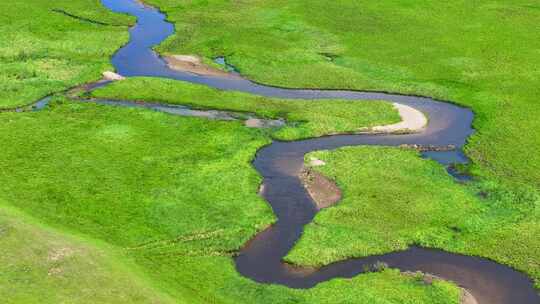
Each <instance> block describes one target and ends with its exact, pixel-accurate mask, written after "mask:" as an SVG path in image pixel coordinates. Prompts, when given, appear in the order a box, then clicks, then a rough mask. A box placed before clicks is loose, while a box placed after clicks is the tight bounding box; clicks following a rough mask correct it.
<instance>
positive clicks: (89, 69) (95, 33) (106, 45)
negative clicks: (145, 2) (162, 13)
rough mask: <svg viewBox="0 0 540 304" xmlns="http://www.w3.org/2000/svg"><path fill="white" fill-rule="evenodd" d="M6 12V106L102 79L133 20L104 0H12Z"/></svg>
mask: <svg viewBox="0 0 540 304" xmlns="http://www.w3.org/2000/svg"><path fill="white" fill-rule="evenodd" d="M54 10H57V11H56V12H55V11H54ZM58 11H63V12H66V13H68V14H71V15H74V16H80V17H82V18H84V20H79V19H77V18H73V17H70V16H68V15H65V14H63V13H61V12H58ZM0 12H1V13H0V24H1V26H0V109H2V108H13V107H16V106H21V105H26V104H29V103H32V102H34V101H36V100H37V99H39V98H41V97H44V96H46V95H48V94H50V93H52V92H57V91H62V90H64V89H67V88H69V87H71V86H74V85H77V84H82V83H85V82H89V81H91V80H97V79H99V78H100V77H101V73H102V72H104V71H106V70H111V69H112V67H111V64H110V59H109V57H110V56H111V55H112V54H113V53H114V52H115V51H116V50H117V49H118V48H119V47H120V46H121V45H122V44H123V43H125V42H126V41H127V39H128V33H127V26H126V25H128V24H129V23H130V22H132V19H131V18H130V17H128V16H122V15H117V14H113V13H111V12H110V11H109V10H107V9H106V8H104V7H102V6H101V5H100V3H99V1H98V0H77V1H72V0H57V1H48V0H33V1H31V3H29V1H26V0H9V1H2V2H1V3H0ZM91 21H97V22H99V23H103V24H97V23H93V22H91Z"/></svg>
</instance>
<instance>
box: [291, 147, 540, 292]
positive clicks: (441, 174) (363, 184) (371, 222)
mask: <svg viewBox="0 0 540 304" xmlns="http://www.w3.org/2000/svg"><path fill="white" fill-rule="evenodd" d="M311 157H316V158H318V159H321V160H323V161H325V162H326V165H325V166H322V167H315V170H318V171H320V172H322V173H323V174H324V175H326V176H328V177H329V178H331V179H334V180H335V181H336V182H337V184H338V186H339V187H340V188H341V189H342V190H343V200H342V201H341V202H339V203H338V205H337V206H334V207H332V208H329V209H326V210H323V211H321V213H319V214H318V215H317V216H316V218H315V220H314V222H313V223H310V224H309V225H308V226H307V227H306V230H305V232H304V235H303V236H302V238H301V240H300V241H299V243H298V244H297V246H295V247H294V249H293V251H292V252H291V253H290V254H289V256H288V257H287V259H288V260H289V261H291V262H293V263H297V264H302V265H306V264H307V265H324V264H328V263H331V262H334V261H338V260H342V259H345V258H348V257H353V256H354V257H362V256H368V255H372V254H380V253H387V252H391V251H394V250H399V249H406V248H407V247H408V246H410V245H413V244H419V245H422V246H425V247H433V248H442V249H444V250H447V251H453V252H459V253H464V254H469V255H478V256H483V257H487V258H490V259H492V260H496V261H498V262H500V263H504V264H507V265H511V266H513V267H515V268H516V269H520V270H522V271H524V272H526V273H528V274H529V275H530V276H531V277H532V278H533V279H534V280H535V281H536V283H537V286H540V265H539V264H538V260H539V258H540V239H539V238H538V235H540V221H539V218H540V193H539V192H538V191H534V190H533V189H530V191H527V192H522V193H516V192H515V190H506V189H504V188H502V187H501V185H497V184H495V183H493V182H489V181H481V182H473V183H470V184H466V185H463V184H460V183H457V182H456V181H455V180H454V179H453V177H451V176H450V175H449V174H448V173H447V172H446V170H445V169H444V168H443V167H442V166H441V165H439V164H437V163H436V162H434V161H431V160H425V159H422V158H420V157H419V155H418V153H417V152H415V151H410V150H402V149H398V148H386V147H348V148H342V149H338V150H335V151H319V152H313V153H310V154H308V155H307V156H306V160H307V162H309V161H308V160H309V159H310V158H311ZM351 168H355V169H354V170H351Z"/></svg>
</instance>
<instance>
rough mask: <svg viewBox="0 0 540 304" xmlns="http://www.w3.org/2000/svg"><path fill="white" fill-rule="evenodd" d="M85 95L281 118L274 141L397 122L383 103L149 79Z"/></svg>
mask: <svg viewBox="0 0 540 304" xmlns="http://www.w3.org/2000/svg"><path fill="white" fill-rule="evenodd" d="M140 88H145V89H144V90H141V89H140ZM91 96H92V97H97V98H112V99H120V100H144V101H148V102H161V103H167V104H181V105H187V106H191V107H193V108H197V109H220V110H231V111H237V112H248V113H254V114H256V115H258V116H259V117H264V118H271V119H276V118H284V119H285V120H286V121H287V122H288V124H287V125H286V126H285V127H283V128H280V129H279V130H275V132H274V133H273V137H274V138H277V139H281V140H294V139H301V138H309V137H319V136H322V135H327V134H333V133H347V132H355V131H358V130H360V129H362V128H368V127H373V126H379V125H386V124H392V123H395V122H398V121H400V119H401V118H400V117H399V114H398V113H397V111H396V110H395V109H393V107H392V105H391V104H390V103H388V102H384V101H367V102H362V103H359V102H351V101H346V100H287V99H276V98H267V97H262V96H254V95H251V94H246V93H240V92H233V91H221V90H217V89H213V88H209V87H207V86H203V85H197V84H191V83H187V82H179V81H175V80H163V79H155V78H130V79H126V80H124V81H120V82H115V83H112V84H110V85H108V86H106V87H103V88H101V89H98V90H97V91H93V92H92V95H91Z"/></svg>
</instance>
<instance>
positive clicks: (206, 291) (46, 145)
mask: <svg viewBox="0 0 540 304" xmlns="http://www.w3.org/2000/svg"><path fill="white" fill-rule="evenodd" d="M0 116H1V118H2V121H3V123H2V124H1V125H0V138H2V146H3V147H4V148H3V149H4V150H3V153H2V154H1V155H0V204H1V205H0V210H2V211H1V212H2V213H0V214H4V212H7V211H5V209H6V207H7V208H8V209H9V210H11V208H16V209H18V210H21V211H22V212H24V213H25V214H28V215H30V216H32V217H33V218H36V219H38V220H39V221H40V222H41V223H43V224H44V225H47V226H51V227H53V228H54V229H55V231H57V232H54V233H53V232H47V231H49V230H48V229H45V228H43V226H41V224H39V225H38V224H34V222H31V223H30V224H31V225H30V224H25V222H24V221H23V220H22V219H23V218H25V217H20V216H19V215H18V214H17V213H9V216H8V217H6V216H0V227H2V230H0V231H2V234H0V235H1V237H0V244H1V245H2V246H1V247H2V250H5V251H4V252H6V256H4V255H2V258H0V259H1V260H2V261H6V260H7V265H2V266H0V267H8V268H10V265H11V264H12V263H15V265H16V266H14V267H19V268H20V269H23V270H24V269H30V270H29V272H28V273H24V274H21V273H20V272H18V271H8V272H2V274H3V276H2V280H8V281H13V280H15V281H16V280H22V281H20V282H19V283H17V284H16V285H15V286H14V287H13V289H8V290H7V291H5V290H2V289H0V290H2V291H1V292H2V293H5V294H6V295H7V299H8V301H12V302H14V301H15V302H16V301H19V299H24V300H27V301H37V296H38V295H42V294H43V295H44V296H46V297H49V298H44V299H45V300H44V301H45V302H55V301H59V300H62V299H65V300H66V301H77V299H78V298H79V297H85V298H84V299H83V300H81V302H84V301H92V300H95V299H97V300H99V302H115V301H116V302H117V301H118V298H119V297H126V299H127V301H131V298H129V297H132V298H133V299H134V300H133V302H136V301H141V302H150V301H155V302H159V303H161V302H166V301H167V300H169V299H170V298H173V299H174V300H175V301H176V302H178V303H190V304H192V303H350V301H351V300H352V299H354V301H355V303H366V304H367V303H411V304H412V303H457V301H458V294H459V290H458V289H457V288H456V287H455V286H454V285H451V284H448V283H445V282H440V281H437V282H436V283H435V284H433V285H425V284H424V283H422V282H421V280H418V279H417V278H414V277H409V276H403V275H400V274H399V273H398V272H397V271H394V270H385V271H383V272H380V273H370V274H367V275H362V276H359V277H357V278H355V279H352V280H334V281H331V282H328V283H324V284H320V285H318V286H317V287H316V288H313V289H310V290H293V289H288V288H285V287H280V286H274V285H264V284H256V283H254V282H252V281H250V280H248V279H246V278H243V277H241V276H240V275H239V274H238V273H237V272H236V270H235V269H234V264H233V261H232V259H231V257H230V256H231V254H233V253H234V252H235V251H236V250H237V249H238V248H239V247H240V246H242V245H243V244H244V243H245V242H246V241H247V240H248V239H249V238H251V237H252V236H253V234H254V233H256V232H257V231H259V230H260V229H262V228H263V227H265V226H267V225H268V224H270V223H272V221H273V216H272V213H271V210H270V208H269V207H268V206H267V204H266V203H265V202H264V201H263V200H262V199H261V198H260V197H259V196H258V195H257V189H258V186H259V183H260V177H259V176H258V175H257V174H256V172H255V170H254V169H253V168H252V167H251V164H250V160H251V159H252V157H253V156H254V153H255V151H256V149H257V148H259V147H261V146H262V145H265V144H267V143H268V142H269V137H268V135H267V134H266V133H265V132H263V131H261V130H256V129H248V128H245V127H243V126H242V124H241V123H240V122H220V121H211V120H206V119H198V118H187V117H176V116H172V115H167V114H163V113H158V112H152V111H147V110H142V109H128V108H119V107H111V106H104V105H95V104H78V103H71V102H68V101H67V100H65V99H62V98H60V99H58V98H57V99H56V100H55V101H53V103H52V104H51V106H50V107H49V108H48V109H46V110H44V111H40V112H32V113H2V114H0ZM6 214H7V213H6ZM25 221H26V220H25ZM5 227H8V228H7V231H8V234H7V236H6V234H5V231H6V228H5ZM9 227H12V228H9ZM13 227H14V228H13ZM10 231H11V232H10ZM60 232H61V233H60ZM69 234H76V235H81V236H83V237H84V240H91V241H84V242H82V241H77V240H75V239H74V238H73V237H70V236H68V235H69ZM93 240H96V241H93ZM29 243H30V244H29ZM64 247H69V248H73V250H74V252H75V253H74V255H73V259H72V258H71V257H69V258H66V261H65V263H64V262H63V261H62V262H58V263H59V264H60V265H57V264H55V263H49V262H47V261H44V258H45V257H47V256H48V255H49V253H50V252H51V251H55V250H57V249H58V248H64ZM4 248H7V250H6V249H4ZM68 252H69V251H68ZM19 255H20V256H23V257H24V258H23V259H21V260H19V259H17V256H19ZM2 264H3V263H2ZM51 267H61V271H63V272H64V273H65V276H66V277H65V278H64V279H65V280H64V279H62V278H58V279H56V277H54V278H51V277H49V276H47V271H50V269H51ZM27 278H29V279H28V280H26V279H27ZM55 282H58V285H54V286H51V285H52V284H55ZM141 282H148V284H144V285H142V286H144V287H140V285H137V284H141ZM2 285H3V284H2ZM30 286H31V287H33V290H32V292H29V293H26V294H25V293H23V292H22V290H23V288H28V287H30ZM81 286H88V289H89V290H86V289H81V288H80V287H81ZM118 288H120V289H122V290H121V292H116V291H117V290H118ZM124 289H127V290H124ZM86 292H88V293H86ZM164 294H165V295H164ZM94 296H95V298H93V297H94ZM87 297H89V298H87ZM3 298H4V299H6V297H3ZM49 299H50V300H49ZM21 301H22V300H21Z"/></svg>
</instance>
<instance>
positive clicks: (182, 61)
mask: <svg viewBox="0 0 540 304" xmlns="http://www.w3.org/2000/svg"><path fill="white" fill-rule="evenodd" d="M163 58H164V59H165V61H166V62H167V65H168V66H169V68H171V69H173V70H177V71H182V72H189V73H193V74H197V75H202V76H221V77H234V78H236V77H238V76H236V75H234V74H231V73H227V72H225V71H222V70H220V69H217V68H214V67H211V66H208V65H206V64H204V63H203V62H202V60H201V58H200V57H198V56H193V55H169V56H164V57H163Z"/></svg>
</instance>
